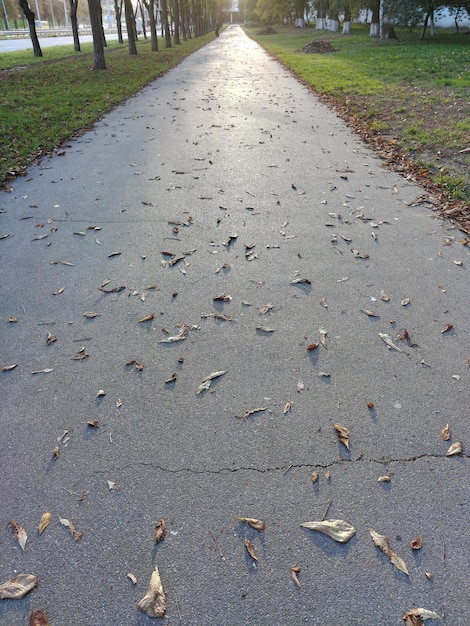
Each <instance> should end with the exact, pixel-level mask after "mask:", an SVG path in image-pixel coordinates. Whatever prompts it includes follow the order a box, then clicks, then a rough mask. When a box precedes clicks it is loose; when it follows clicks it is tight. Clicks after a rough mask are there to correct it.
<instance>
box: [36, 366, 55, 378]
mask: <svg viewBox="0 0 470 626" xmlns="http://www.w3.org/2000/svg"><path fill="white" fill-rule="evenodd" d="M53 371H54V368H53V367H46V368H45V369H43V370H35V371H34V372H31V376H34V375H35V374H50V373H51V372H53Z"/></svg>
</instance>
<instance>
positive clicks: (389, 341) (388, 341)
mask: <svg viewBox="0 0 470 626" xmlns="http://www.w3.org/2000/svg"><path fill="white" fill-rule="evenodd" d="M379 337H380V338H381V339H382V341H384V342H385V343H386V344H387V346H388V347H389V348H392V350H396V351H397V352H403V350H402V349H401V348H399V347H398V346H396V345H395V344H394V343H393V341H392V338H391V337H390V335H387V333H379Z"/></svg>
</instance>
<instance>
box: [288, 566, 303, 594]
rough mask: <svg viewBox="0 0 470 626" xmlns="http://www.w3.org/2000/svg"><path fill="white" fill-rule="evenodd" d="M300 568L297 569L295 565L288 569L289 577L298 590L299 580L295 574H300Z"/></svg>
mask: <svg viewBox="0 0 470 626" xmlns="http://www.w3.org/2000/svg"><path fill="white" fill-rule="evenodd" d="M300 571H301V570H300V567H298V566H297V565H295V566H294V567H291V568H290V575H291V577H292V580H293V581H294V582H295V584H296V585H297V587H299V589H300V586H301V585H300V580H299V579H298V577H297V574H299V573H300Z"/></svg>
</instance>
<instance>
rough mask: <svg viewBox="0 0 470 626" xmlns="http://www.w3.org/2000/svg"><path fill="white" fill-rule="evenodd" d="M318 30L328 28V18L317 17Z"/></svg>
mask: <svg viewBox="0 0 470 626" xmlns="http://www.w3.org/2000/svg"><path fill="white" fill-rule="evenodd" d="M316 30H326V19H325V18H324V17H317V24H316Z"/></svg>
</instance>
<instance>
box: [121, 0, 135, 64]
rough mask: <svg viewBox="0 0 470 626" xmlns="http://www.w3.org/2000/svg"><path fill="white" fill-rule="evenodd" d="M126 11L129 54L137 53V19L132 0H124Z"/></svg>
mask: <svg viewBox="0 0 470 626" xmlns="http://www.w3.org/2000/svg"><path fill="white" fill-rule="evenodd" d="M124 13H125V16H126V27H127V46H128V48H129V54H133V55H134V54H137V46H136V45H135V21H134V11H133V10H132V2H131V0H124Z"/></svg>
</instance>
